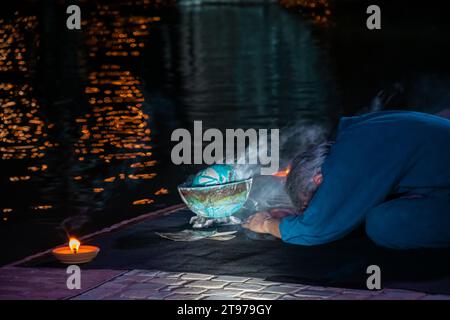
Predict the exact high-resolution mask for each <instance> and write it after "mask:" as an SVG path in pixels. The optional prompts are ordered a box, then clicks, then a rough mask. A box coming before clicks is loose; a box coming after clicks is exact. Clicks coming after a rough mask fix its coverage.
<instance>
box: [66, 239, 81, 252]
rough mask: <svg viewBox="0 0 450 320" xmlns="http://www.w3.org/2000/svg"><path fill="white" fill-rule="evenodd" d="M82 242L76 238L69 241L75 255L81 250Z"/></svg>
mask: <svg viewBox="0 0 450 320" xmlns="http://www.w3.org/2000/svg"><path fill="white" fill-rule="evenodd" d="M80 245H81V243H80V241H78V239H76V238H70V239H69V248H70V250H71V251H72V252H73V253H77V252H78V249H79V248H80Z"/></svg>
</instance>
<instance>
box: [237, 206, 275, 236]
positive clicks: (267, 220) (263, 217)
mask: <svg viewBox="0 0 450 320" xmlns="http://www.w3.org/2000/svg"><path fill="white" fill-rule="evenodd" d="M279 225H280V219H278V218H274V217H273V216H271V214H270V213H269V212H266V211H263V212H257V213H255V214H254V215H252V216H250V217H249V218H248V219H247V220H246V221H245V222H244V223H243V224H242V227H244V228H246V229H249V230H251V231H253V232H257V233H270V234H271V235H273V236H274V237H277V238H279V239H281V234H280V229H279Z"/></svg>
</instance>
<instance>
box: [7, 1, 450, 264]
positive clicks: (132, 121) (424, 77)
mask: <svg viewBox="0 0 450 320" xmlns="http://www.w3.org/2000/svg"><path fill="white" fill-rule="evenodd" d="M147 2H148V1H136V3H135V5H134V6H132V7H130V6H129V5H127V4H124V3H125V1H124V2H123V3H121V2H120V1H116V2H109V4H105V3H108V2H107V1H104V2H95V1H91V2H88V3H86V4H85V5H84V6H83V10H84V11H83V24H82V31H81V32H78V31H68V30H66V29H65V27H64V26H65V16H64V15H62V14H61V13H63V12H64V10H63V9H61V7H58V6H56V5H52V4H51V2H45V4H43V5H42V6H41V5H38V6H35V7H33V6H28V7H26V8H22V7H20V6H19V7H17V8H14V10H8V11H3V12H2V14H1V18H0V57H1V58H0V103H1V110H0V116H1V119H2V121H1V123H0V137H1V144H0V147H1V149H0V154H1V159H0V161H1V166H0V179H1V180H0V185H1V192H2V194H1V202H0V209H1V212H0V214H1V215H2V217H1V218H2V221H1V226H0V230H1V236H0V238H1V240H2V245H0V249H1V250H2V252H3V253H4V254H3V255H2V258H1V261H2V262H6V261H11V260H13V259H16V258H19V257H21V256H23V255H25V254H29V253H32V252H34V251H36V250H39V249H43V248H47V247H48V246H50V245H54V244H57V243H60V242H62V241H63V240H64V233H63V232H61V231H60V230H59V228H58V227H59V225H60V223H61V221H62V220H63V219H65V218H67V217H77V216H79V215H84V216H87V217H89V218H88V219H87V220H86V219H81V218H75V219H74V220H73V221H71V222H70V223H69V227H70V226H71V225H72V226H73V225H74V224H77V222H80V224H81V222H83V223H84V222H86V223H84V224H83V226H82V227H81V228H79V229H78V231H77V232H79V233H80V234H82V233H87V232H89V231H91V230H94V229H98V228H99V227H101V226H105V225H109V224H111V223H113V222H115V221H119V220H122V219H125V218H128V217H133V216H136V215H138V214H140V213H145V212H148V211H151V210H153V209H155V208H159V207H164V206H167V205H169V204H174V203H178V202H179V201H180V200H179V198H178V194H177V191H176V185H177V184H179V183H181V182H183V181H184V180H185V179H186V177H187V175H188V174H189V173H191V172H192V171H193V170H195V168H192V167H191V166H184V167H176V166H174V165H172V164H171V161H170V150H171V147H172V146H173V143H171V142H170V134H171V132H172V131H173V130H174V129H175V128H178V127H185V128H191V127H192V125H193V121H194V120H202V121H203V126H204V127H205V128H208V127H215V128H219V129H225V128H282V131H281V133H282V135H283V128H287V127H289V126H292V125H294V124H296V123H297V124H298V125H302V126H305V128H306V129H305V130H307V128H311V127H313V128H315V127H317V126H320V127H322V126H327V127H329V126H332V125H333V123H335V121H336V119H337V118H338V117H339V116H341V115H351V114H353V113H355V112H356V111H357V110H358V109H360V107H364V106H368V105H369V104H370V102H371V100H372V98H373V97H374V96H375V95H376V94H377V93H378V92H379V91H380V90H382V89H387V90H392V88H397V89H396V90H400V89H398V88H402V89H401V90H402V91H403V95H402V99H401V100H399V101H397V104H398V105H399V106H400V107H402V108H409V109H415V110H423V111H437V110H439V109H440V108H443V107H448V106H449V105H450V104H449V102H450V94H449V93H448V92H449V91H448V90H447V88H448V85H449V84H450V83H449V82H450V81H449V80H450V79H449V72H448V71H449V70H448V69H449V65H448V62H447V61H448V56H450V55H449V44H448V43H447V42H448V41H446V37H444V36H443V34H445V32H446V30H448V26H446V25H440V24H437V25H431V26H430V27H426V28H418V27H415V26H414V24H406V25H405V24H391V25H389V24H388V25H387V26H386V29H387V30H384V31H382V32H379V33H378V34H368V33H367V31H364V29H363V28H361V27H360V25H358V23H359V22H358V23H355V21H359V20H357V19H353V20H352V19H343V18H340V17H339V16H338V15H335V13H334V12H333V11H332V12H331V14H330V20H331V21H332V23H317V19H316V23H314V18H313V19H311V17H305V16H302V15H299V14H297V13H294V12H291V11H288V10H286V9H284V8H282V7H281V6H280V5H278V4H269V5H251V6H239V5H204V6H188V5H179V6H168V7H164V8H159V9H155V8H154V7H153V6H151V5H148V4H146V3H147ZM405 21H409V20H405ZM414 28H417V29H414ZM394 91H395V90H394ZM285 130H286V131H287V129H285ZM286 131H285V132H286ZM314 132H315V131H314ZM290 149H292V147H290ZM285 151H286V150H285ZM294 151H295V150H294ZM286 152H287V153H292V152H293V150H287V151H286ZM77 219H78V221H77ZM30 239H33V240H30Z"/></svg>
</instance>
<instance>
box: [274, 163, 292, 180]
mask: <svg viewBox="0 0 450 320" xmlns="http://www.w3.org/2000/svg"><path fill="white" fill-rule="evenodd" d="M290 171H291V165H288V166H287V167H286V169H283V170H280V171H278V172H275V173H274V174H272V175H273V176H275V177H287V175H288V174H289V172H290Z"/></svg>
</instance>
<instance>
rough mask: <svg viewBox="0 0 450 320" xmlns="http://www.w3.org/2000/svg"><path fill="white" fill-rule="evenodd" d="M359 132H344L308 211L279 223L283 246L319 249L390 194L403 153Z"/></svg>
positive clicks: (346, 230)
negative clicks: (311, 246) (316, 246)
mask: <svg viewBox="0 0 450 320" xmlns="http://www.w3.org/2000/svg"><path fill="white" fill-rule="evenodd" d="M360 131H361V130H346V131H345V134H342V135H341V136H340V137H338V139H337V140H336V143H335V144H334V145H333V146H332V147H331V151H330V154H329V155H328V156H327V158H326V160H325V163H324V164H323V166H322V174H323V177H324V179H323V183H322V184H321V185H320V187H319V188H318V190H317V192H316V194H315V195H314V197H313V198H312V200H311V202H310V204H309V205H308V207H307V209H306V210H305V211H304V213H303V214H302V215H298V216H288V217H285V218H283V219H282V220H281V222H280V225H279V228H280V233H281V238H282V240H283V241H285V242H288V243H293V244H300V245H318V244H323V243H327V242H331V241H334V240H337V239H339V238H341V237H343V236H345V235H346V234H348V233H349V232H351V231H352V230H353V229H354V228H356V227H357V226H358V225H359V224H361V223H362V222H363V221H364V219H365V215H366V213H367V212H368V210H370V209H371V208H372V207H374V206H375V205H376V204H378V203H380V202H382V201H384V199H385V198H386V195H387V194H389V192H390V191H391V189H392V187H393V186H394V185H395V181H396V179H397V177H398V174H399V173H400V172H401V167H400V166H401V165H402V157H403V155H401V154H399V151H400V150H401V149H397V150H398V151H396V150H389V149H387V148H389V147H387V146H386V143H385V141H386V140H384V138H386V137H377V135H378V136H382V135H380V132H379V131H378V130H372V131H367V132H363V135H361V132H360ZM363 131H364V130H363ZM371 136H372V137H371ZM366 139H369V141H370V143H367V140H366ZM383 149H384V150H383ZM380 163H383V165H382V166H380Z"/></svg>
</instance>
